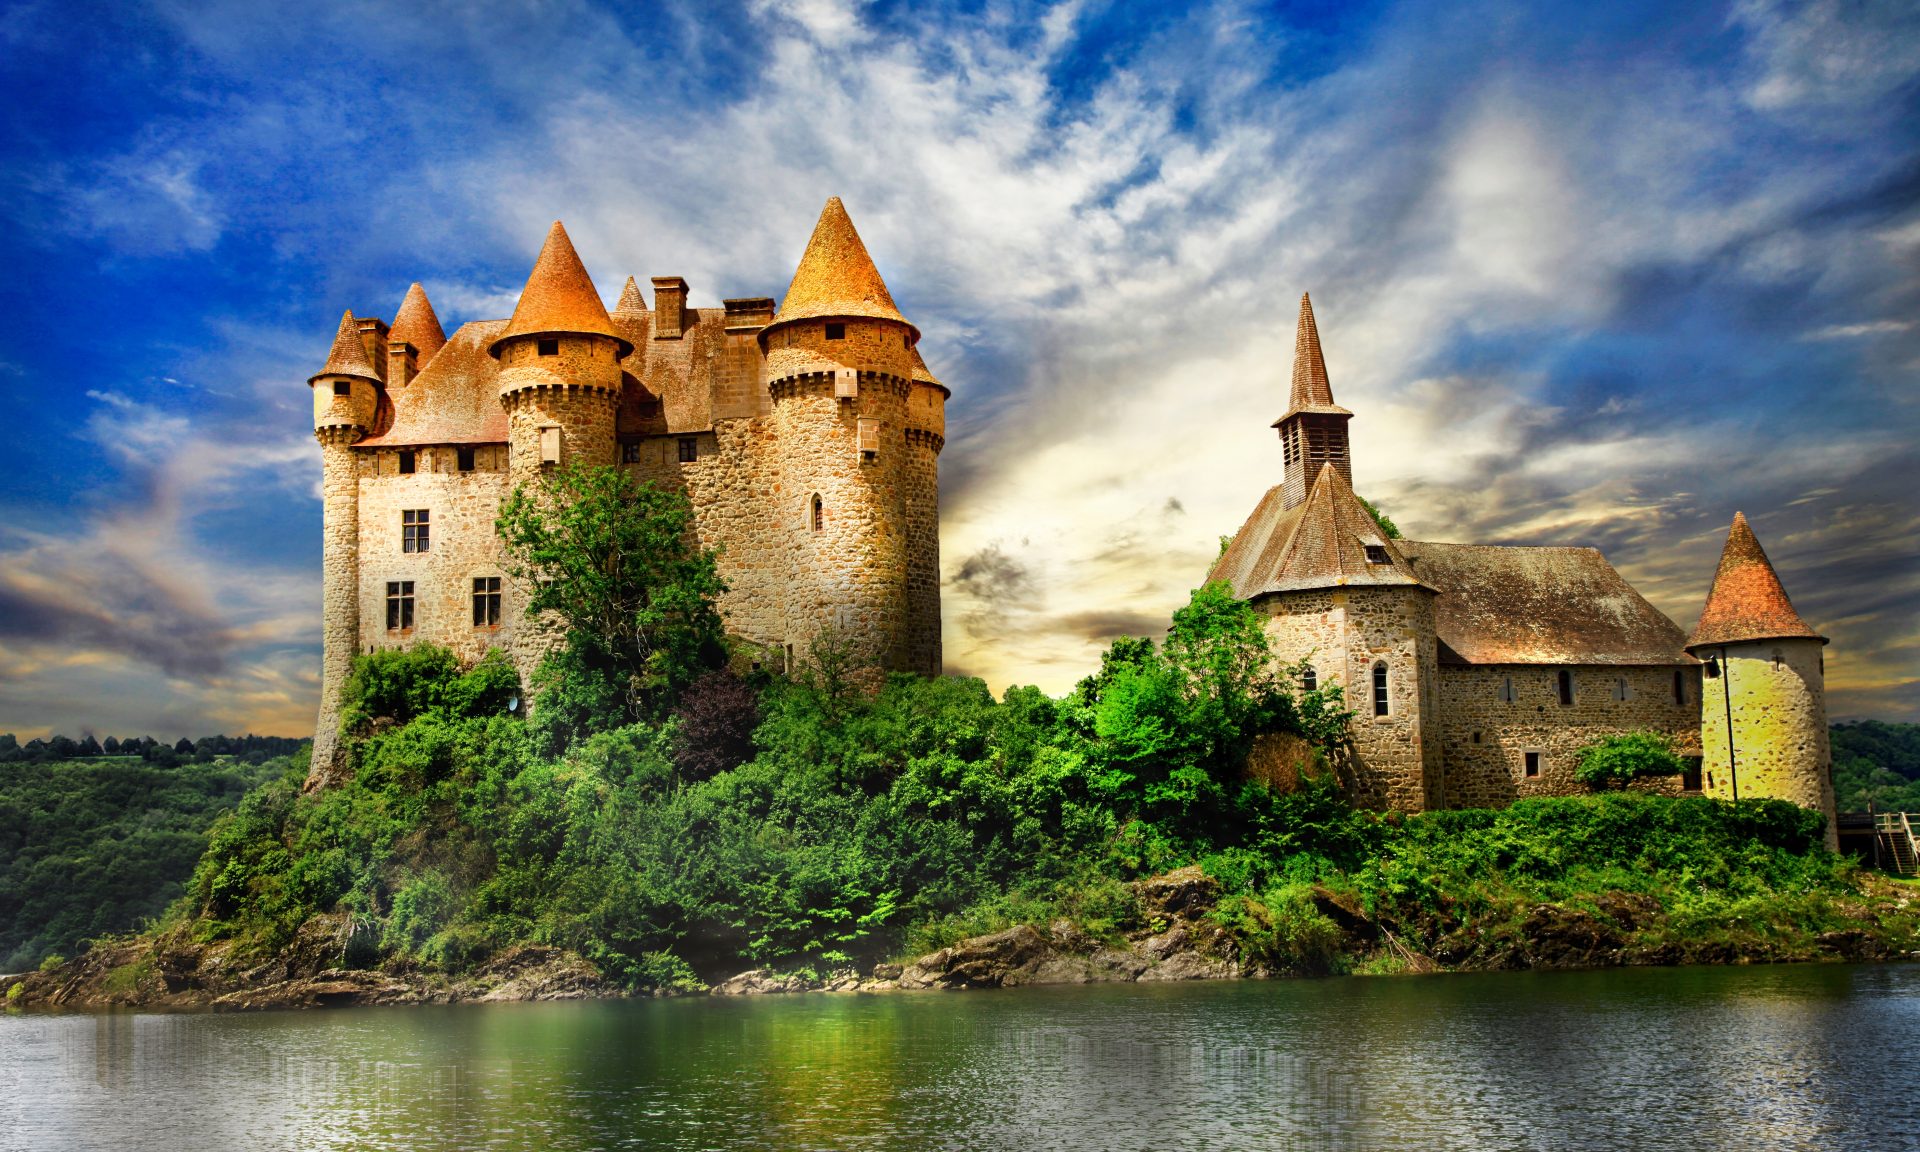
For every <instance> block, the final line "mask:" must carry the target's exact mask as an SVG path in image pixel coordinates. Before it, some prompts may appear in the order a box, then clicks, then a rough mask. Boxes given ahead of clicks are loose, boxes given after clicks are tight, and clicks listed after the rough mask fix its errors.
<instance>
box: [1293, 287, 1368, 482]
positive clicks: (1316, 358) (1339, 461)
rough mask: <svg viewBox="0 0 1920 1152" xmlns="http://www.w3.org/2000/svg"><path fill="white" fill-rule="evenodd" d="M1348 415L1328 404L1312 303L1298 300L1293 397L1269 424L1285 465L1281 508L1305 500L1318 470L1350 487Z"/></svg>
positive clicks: (1324, 365)
mask: <svg viewBox="0 0 1920 1152" xmlns="http://www.w3.org/2000/svg"><path fill="white" fill-rule="evenodd" d="M1351 419H1353V413H1351V412H1349V411H1347V410H1346V409H1345V408H1342V407H1340V406H1339V405H1338V404H1335V403H1334V402H1333V387H1332V385H1331V384H1330V383H1329V382H1328V380H1327V360H1326V357H1325V356H1323V355H1322V354H1321V352H1320V329H1319V327H1318V326H1316V325H1315V324H1314V321H1313V301H1312V300H1311V299H1309V298H1308V296H1307V294H1306V293H1304V292H1303V293H1301V294H1300V323H1299V326H1298V328H1296V329H1295V333H1294V343H1293V391H1292V393H1291V395H1290V396H1289V397H1288V400H1287V413H1286V415H1284V416H1282V417H1280V419H1278V420H1275V421H1274V422H1273V426H1274V427H1275V428H1278V429H1279V430H1280V454H1281V458H1282V459H1283V461H1284V462H1285V471H1284V473H1283V477H1282V480H1281V493H1282V498H1283V500H1284V502H1285V505H1286V507H1288V508H1292V507H1295V506H1297V505H1299V504H1300V503H1301V502H1302V501H1304V500H1305V499H1306V498H1307V489H1308V488H1309V487H1310V486H1311V485H1312V484H1313V480H1314V477H1316V476H1318V475H1319V474H1320V469H1321V468H1323V467H1325V466H1327V465H1332V466H1333V467H1334V469H1336V470H1337V471H1338V472H1339V473H1340V475H1341V477H1342V478H1343V479H1345V480H1346V482H1347V486H1348V487H1352V486H1353V456H1352V454H1351V452H1350V451H1349V449H1348V447H1347V421H1348V420H1351Z"/></svg>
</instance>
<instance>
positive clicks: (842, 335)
mask: <svg viewBox="0 0 1920 1152" xmlns="http://www.w3.org/2000/svg"><path fill="white" fill-rule="evenodd" d="M846 338H847V326H846V325H845V324H829V325H827V339H829V340H845V339H846Z"/></svg>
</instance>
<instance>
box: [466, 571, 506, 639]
mask: <svg viewBox="0 0 1920 1152" xmlns="http://www.w3.org/2000/svg"><path fill="white" fill-rule="evenodd" d="M502 609H503V604H502V593H501V580H500V577H498V576H475V577H474V578H473V626H474V627H475V628H485V629H487V630H488V631H498V630H499V628H500V617H501V613H502Z"/></svg>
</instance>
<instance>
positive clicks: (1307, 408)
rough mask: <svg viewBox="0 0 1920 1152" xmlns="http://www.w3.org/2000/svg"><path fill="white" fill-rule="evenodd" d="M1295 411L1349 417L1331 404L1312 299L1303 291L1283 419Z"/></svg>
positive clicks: (1331, 398) (1324, 360)
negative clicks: (1291, 388) (1290, 390)
mask: <svg viewBox="0 0 1920 1152" xmlns="http://www.w3.org/2000/svg"><path fill="white" fill-rule="evenodd" d="M1295 412H1331V413H1339V414H1343V415H1348V416H1351V415H1352V413H1351V412H1348V411H1347V410H1346V409H1345V408H1342V407H1340V406H1339V405H1338V404H1335V403H1334V402H1333V385H1332V384H1331V383H1329V382H1328V380H1327V358H1326V356H1325V355H1323V354H1322V353H1321V351H1320V327H1319V325H1317V324H1315V323H1314V320H1313V300H1312V298H1311V297H1310V296H1309V295H1308V294H1307V293H1305V292H1302V293H1301V294H1300V323H1299V326H1298V327H1296V328H1295V329H1294V338H1293V391H1292V393H1291V394H1290V395H1289V396H1288V398H1287V416H1291V415H1293V414H1294V413H1295ZM1286 418H1287V417H1286V416H1282V417H1281V418H1280V419H1282V420H1285V419H1286Z"/></svg>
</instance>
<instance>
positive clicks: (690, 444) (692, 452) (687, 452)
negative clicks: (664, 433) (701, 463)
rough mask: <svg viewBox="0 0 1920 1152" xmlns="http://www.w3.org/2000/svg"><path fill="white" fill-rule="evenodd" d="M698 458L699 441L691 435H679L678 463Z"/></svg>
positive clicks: (690, 461)
mask: <svg viewBox="0 0 1920 1152" xmlns="http://www.w3.org/2000/svg"><path fill="white" fill-rule="evenodd" d="M698 459H700V441H698V440H696V439H694V438H693V437H691V436H682V437H680V463H682V464H691V463H693V462H694V461H695V460H698Z"/></svg>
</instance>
